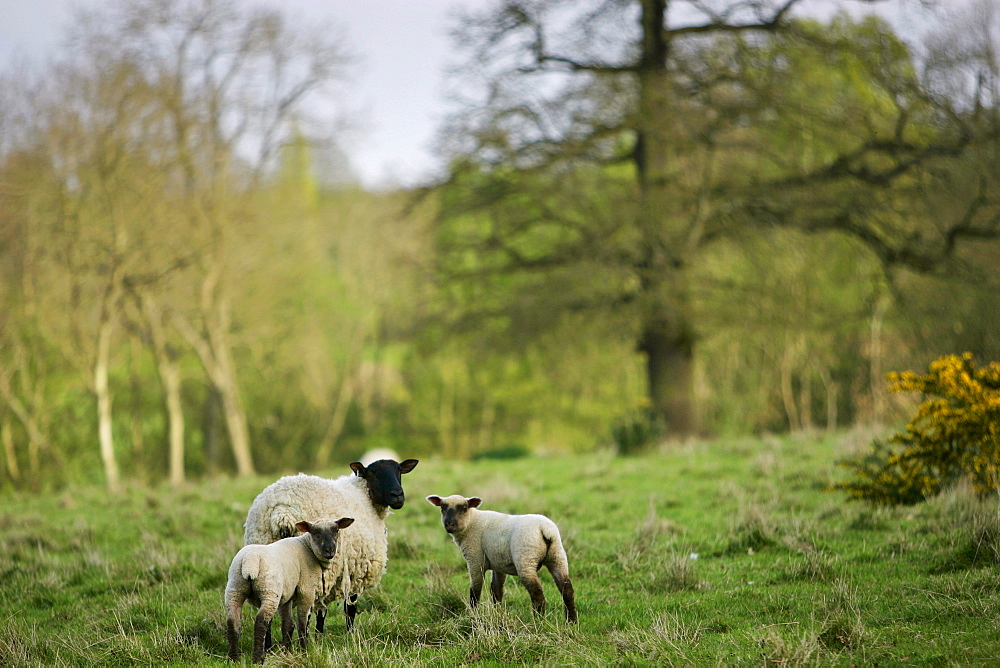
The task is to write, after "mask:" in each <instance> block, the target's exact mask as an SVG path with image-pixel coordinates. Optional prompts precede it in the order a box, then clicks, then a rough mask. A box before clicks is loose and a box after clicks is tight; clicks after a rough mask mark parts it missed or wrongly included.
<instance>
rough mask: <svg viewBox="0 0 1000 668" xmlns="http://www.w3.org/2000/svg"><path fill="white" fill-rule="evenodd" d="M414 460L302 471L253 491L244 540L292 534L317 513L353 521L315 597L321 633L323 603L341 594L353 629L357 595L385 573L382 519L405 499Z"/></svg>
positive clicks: (385, 543) (385, 538) (386, 545)
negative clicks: (334, 471)
mask: <svg viewBox="0 0 1000 668" xmlns="http://www.w3.org/2000/svg"><path fill="white" fill-rule="evenodd" d="M416 465H417V460H416V459H407V460H404V461H403V462H401V463H397V462H395V461H394V460H391V459H382V460H379V461H377V462H374V463H372V464H371V465H369V466H364V465H363V464H361V462H354V463H353V464H351V469H352V470H353V471H354V475H353V476H352V475H345V476H341V477H339V478H336V479H334V480H330V479H328V478H320V477H318V476H314V475H306V474H304V473H300V474H298V475H290V476H285V477H284V478H281V479H279V480H278V481H277V482H274V483H272V484H271V485H269V486H267V487H266V488H265V489H264V491H262V492H261V493H260V494H258V495H257V498H256V499H254V502H253V504H252V505H251V506H250V511H249V512H248V513H247V521H246V524H245V527H246V531H245V533H244V535H243V542H244V544H246V545H251V544H253V543H271V542H274V541H276V540H278V539H280V538H284V537H285V536H289V535H292V531H293V527H294V526H295V522H297V521H299V520H300V519H303V518H306V519H314V518H318V517H340V516H350V517H353V518H354V526H353V527H352V528H351V530H350V532H348V533H347V534H346V535H345V536H344V537H343V538H342V539H341V541H340V548H339V549H338V550H337V556H336V557H335V558H334V560H333V563H332V564H331V565H330V572H329V573H328V575H327V577H326V582H325V584H324V588H323V594H322V595H321V596H319V597H318V599H317V601H316V607H317V612H316V630H317V631H320V632H322V631H323V625H324V621H325V619H326V609H327V606H328V605H329V604H330V603H331V602H333V601H336V600H341V599H343V601H344V614H345V616H346V621H347V629H348V630H351V629H352V628H354V616H355V615H356V614H357V611H358V607H357V602H358V596H359V595H361V594H362V593H363V592H364V591H365V590H366V589H369V588H371V587H374V586H376V585H377V584H378V583H379V581H380V580H381V579H382V575H384V574H385V567H386V563H387V562H388V551H389V541H388V534H387V530H386V526H385V518H386V516H387V515H388V514H389V509H390V508H392V509H395V510H399V509H400V508H402V507H403V502H404V501H405V500H406V497H405V495H404V494H403V487H402V485H401V481H400V476H401V475H402V474H404V473H409V472H410V471H412V470H413V468H414V467H415V466H416Z"/></svg>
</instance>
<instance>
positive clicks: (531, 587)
mask: <svg viewBox="0 0 1000 668" xmlns="http://www.w3.org/2000/svg"><path fill="white" fill-rule="evenodd" d="M427 500H428V501H430V502H431V503H432V504H434V505H435V506H438V507H439V508H440V509H441V522H442V523H443V524H444V530H445V531H447V532H448V533H449V534H451V537H452V539H453V540H454V541H455V544H456V545H458V547H459V549H460V550H461V551H462V556H463V557H465V562H466V564H467V565H468V567H469V580H470V586H469V603H470V604H471V605H472V606H473V607H475V606H476V604H477V603H478V602H479V595H480V594H481V593H482V590H483V579H484V577H485V575H486V571H489V570H492V571H493V578H492V580H491V582H490V592H491V593H492V594H493V600H494V601H495V602H497V603H499V602H500V601H502V600H503V583H504V580H505V579H506V577H507V576H508V575H517V576H518V578H519V579H520V581H521V584H522V585H524V588H525V589H527V590H528V594H529V595H530V596H531V604H532V606H533V607H534V609H535V612H536V613H538V614H543V613H544V612H545V594H544V593H543V592H542V583H541V581H540V580H539V579H538V571H539V569H541V567H542V566H545V567H547V568H548V569H549V573H551V574H552V579H553V580H555V582H556V587H558V589H559V593H560V594H562V598H563V604H564V605H565V606H566V621H569V622H575V621H576V602H575V599H574V594H573V583H572V582H570V579H569V560H568V559H567V558H566V550H565V549H564V548H563V544H562V539H561V538H560V536H559V528H558V527H557V526H556V525H555V522H553V521H552V520H550V519H549V518H548V517H545V516H544V515H507V514H504V513H498V512H494V511H492V510H479V509H478V507H479V505H480V504H481V503H482V499H480V498H479V497H478V496H474V497H472V498H468V499H467V498H465V497H464V496H461V495H459V494H455V495H452V496H448V497H444V498H442V497H440V496H437V495H431V496H428V497H427Z"/></svg>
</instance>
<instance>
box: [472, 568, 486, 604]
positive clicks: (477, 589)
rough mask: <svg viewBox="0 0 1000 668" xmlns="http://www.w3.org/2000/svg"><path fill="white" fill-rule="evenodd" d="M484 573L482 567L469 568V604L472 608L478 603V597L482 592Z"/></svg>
mask: <svg viewBox="0 0 1000 668" xmlns="http://www.w3.org/2000/svg"><path fill="white" fill-rule="evenodd" d="M485 577H486V574H485V573H484V572H483V570H482V569H478V568H477V569H473V568H469V605H470V606H472V607H473V608H474V607H476V606H477V605H479V597H480V596H481V595H482V593H483V580H484V579H485Z"/></svg>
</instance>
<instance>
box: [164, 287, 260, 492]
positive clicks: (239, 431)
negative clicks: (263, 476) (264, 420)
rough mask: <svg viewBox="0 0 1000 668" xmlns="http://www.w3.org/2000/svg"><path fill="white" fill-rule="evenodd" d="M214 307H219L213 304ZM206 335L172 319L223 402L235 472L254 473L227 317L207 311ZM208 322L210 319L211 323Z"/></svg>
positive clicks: (248, 433)
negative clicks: (231, 350) (230, 347)
mask: <svg viewBox="0 0 1000 668" xmlns="http://www.w3.org/2000/svg"><path fill="white" fill-rule="evenodd" d="M214 308H221V307H219V306H215V307H214ZM204 317H205V321H206V323H205V329H206V335H205V336H202V335H200V334H199V333H198V332H197V331H195V329H194V328H193V327H192V326H191V325H190V323H188V322H187V321H186V320H184V319H183V318H181V317H179V316H176V315H175V317H174V319H173V322H174V325H175V327H177V330H178V331H179V332H180V333H181V335H182V336H183V337H184V338H185V340H187V342H188V343H189V344H190V345H191V347H192V348H194V350H195V352H196V353H197V354H198V359H199V360H201V363H202V367H203V368H204V369H205V373H206V374H207V375H208V377H209V379H210V380H211V382H212V385H213V387H214V388H215V390H216V392H218V395H219V400H220V401H221V403H222V414H223V419H224V420H225V422H226V432H227V434H228V436H229V445H230V447H231V448H232V451H233V458H234V459H235V461H236V471H237V472H238V473H239V474H240V475H242V476H246V475H253V473H254V464H253V456H252V454H251V451H250V430H249V429H248V428H247V421H246V411H245V410H244V408H243V402H242V400H241V399H240V394H239V385H238V384H237V382H236V371H235V364H234V363H233V359H232V354H231V352H230V350H229V337H228V335H227V333H226V331H225V329H226V327H228V318H226V317H224V311H223V314H222V315H221V316H220V315H218V314H216V313H212V312H206V313H205V314H204ZM210 321H211V322H210Z"/></svg>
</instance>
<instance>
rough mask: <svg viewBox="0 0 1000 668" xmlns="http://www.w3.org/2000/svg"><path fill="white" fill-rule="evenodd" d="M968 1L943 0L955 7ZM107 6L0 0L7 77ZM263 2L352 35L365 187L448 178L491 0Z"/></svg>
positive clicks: (910, 17)
mask: <svg viewBox="0 0 1000 668" xmlns="http://www.w3.org/2000/svg"><path fill="white" fill-rule="evenodd" d="M814 1H816V2H818V4H820V5H822V4H827V5H828V6H834V5H835V4H838V3H835V2H833V0H814ZM969 1H970V0H938V2H939V3H944V4H948V5H964V4H967V3H968V2H969ZM100 2H101V0H0V68H2V69H7V68H8V67H11V66H13V65H14V64H16V63H20V62H24V61H25V60H27V61H29V62H37V63H44V62H45V61H46V59H48V58H49V57H51V56H52V55H53V54H54V53H55V52H56V51H57V49H58V47H59V46H60V40H61V39H62V37H63V36H64V35H65V33H66V28H67V23H68V21H69V20H70V18H71V16H72V11H71V8H72V7H76V6H80V5H81V4H82V5H85V6H94V5H98V4H100ZM263 2H264V4H267V5H272V6H275V7H280V8H282V9H284V10H285V11H286V13H287V14H289V18H290V19H292V20H293V23H294V22H296V21H298V20H304V21H307V22H310V23H312V22H324V23H329V24H331V25H332V26H335V27H336V26H341V27H343V28H344V29H345V32H346V35H347V38H348V42H349V45H350V49H351V51H352V52H353V53H354V54H356V56H357V59H356V60H357V62H356V64H355V65H354V66H353V67H352V69H351V80H350V81H349V82H348V83H347V85H346V86H345V93H346V95H345V100H344V104H345V107H346V110H347V113H348V116H349V118H350V119H352V120H353V123H352V127H353V129H352V130H351V132H349V133H348V134H347V136H346V137H345V138H344V142H343V143H344V146H343V148H344V150H345V152H346V153H347V154H348V158H349V160H350V162H351V166H352V168H353V171H354V172H355V173H356V175H357V177H358V178H359V180H360V182H361V183H362V185H364V186H366V187H372V188H378V187H388V186H397V185H398V186H411V185H416V184H419V183H422V182H424V181H426V180H427V179H428V178H430V177H432V176H433V175H434V174H435V173H436V172H437V171H438V170H439V165H438V164H437V163H436V161H435V158H434V156H433V152H432V143H433V140H434V136H435V132H436V129H437V128H438V127H439V126H440V124H441V121H442V119H443V117H444V114H445V113H446V111H447V106H446V103H445V98H444V89H445V86H444V76H445V75H444V69H445V65H446V63H448V62H449V54H450V52H451V42H450V39H449V37H448V32H447V29H448V26H449V24H450V23H449V19H450V17H451V16H452V14H453V13H454V12H455V11H456V10H457V9H458V8H475V7H481V6H485V5H487V4H488V2H489V0H263ZM841 4H842V3H841ZM847 4H856V3H847ZM917 4H918V0H888V1H887V2H885V3H883V4H882V5H881V8H880V9H881V11H883V12H886V13H888V14H889V15H891V18H892V20H893V22H894V23H895V24H896V28H897V30H898V31H900V32H901V33H905V32H907V31H911V30H920V29H923V27H924V26H926V20H927V19H926V14H924V13H921V12H920V11H919V10H918V8H917Z"/></svg>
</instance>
